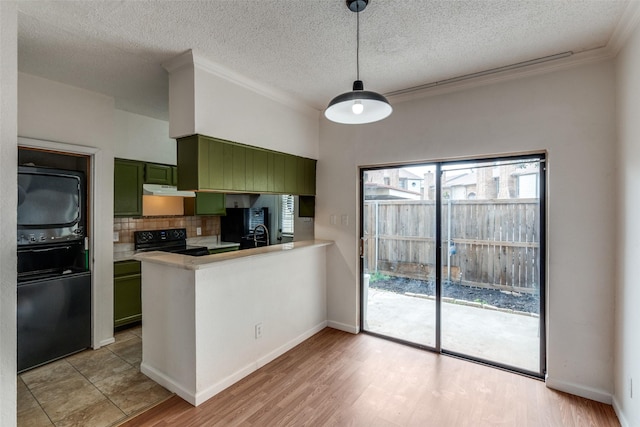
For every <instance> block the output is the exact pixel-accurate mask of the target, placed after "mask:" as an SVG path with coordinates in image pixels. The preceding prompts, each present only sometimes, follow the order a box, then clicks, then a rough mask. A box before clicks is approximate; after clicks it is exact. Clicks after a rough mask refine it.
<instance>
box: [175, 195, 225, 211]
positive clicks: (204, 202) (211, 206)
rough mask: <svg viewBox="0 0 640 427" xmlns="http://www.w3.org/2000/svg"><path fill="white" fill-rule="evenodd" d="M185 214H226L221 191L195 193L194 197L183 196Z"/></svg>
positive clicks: (223, 196)
mask: <svg viewBox="0 0 640 427" xmlns="http://www.w3.org/2000/svg"><path fill="white" fill-rule="evenodd" d="M184 214H185V215H190V216H192V215H226V214H227V210H226V208H225V195H224V194H223V193H205V192H199V193H196V197H185V199H184Z"/></svg>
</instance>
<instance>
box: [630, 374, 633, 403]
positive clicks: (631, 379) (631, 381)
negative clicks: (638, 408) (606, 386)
mask: <svg viewBox="0 0 640 427" xmlns="http://www.w3.org/2000/svg"><path fill="white" fill-rule="evenodd" d="M629 398H630V399H633V378H629Z"/></svg>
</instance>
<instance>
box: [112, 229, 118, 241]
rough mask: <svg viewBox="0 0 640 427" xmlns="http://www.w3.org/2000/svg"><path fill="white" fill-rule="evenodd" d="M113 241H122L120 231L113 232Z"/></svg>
mask: <svg viewBox="0 0 640 427" xmlns="http://www.w3.org/2000/svg"><path fill="white" fill-rule="evenodd" d="M113 241H114V242H119V241H120V233H118V232H117V231H114V232H113Z"/></svg>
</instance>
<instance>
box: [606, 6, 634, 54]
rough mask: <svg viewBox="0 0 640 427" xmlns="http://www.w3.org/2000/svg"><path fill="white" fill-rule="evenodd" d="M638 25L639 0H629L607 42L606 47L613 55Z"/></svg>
mask: <svg viewBox="0 0 640 427" xmlns="http://www.w3.org/2000/svg"><path fill="white" fill-rule="evenodd" d="M639 25H640V1H638V0H629V3H628V4H627V7H626V8H625V10H624V12H623V14H622V18H620V22H618V25H617V26H616V28H615V29H614V30H613V34H612V35H611V38H610V39H609V43H607V49H608V50H610V51H611V54H612V55H613V56H616V55H617V54H618V52H620V50H621V49H622V48H623V47H624V45H625V43H626V42H627V40H628V39H629V37H630V36H631V34H632V33H633V32H634V31H635V29H636V28H638V26H639Z"/></svg>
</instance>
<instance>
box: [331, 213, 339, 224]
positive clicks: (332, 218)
mask: <svg viewBox="0 0 640 427" xmlns="http://www.w3.org/2000/svg"><path fill="white" fill-rule="evenodd" d="M329 222H330V223H331V225H336V223H337V222H338V218H337V216H336V215H331V216H329Z"/></svg>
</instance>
